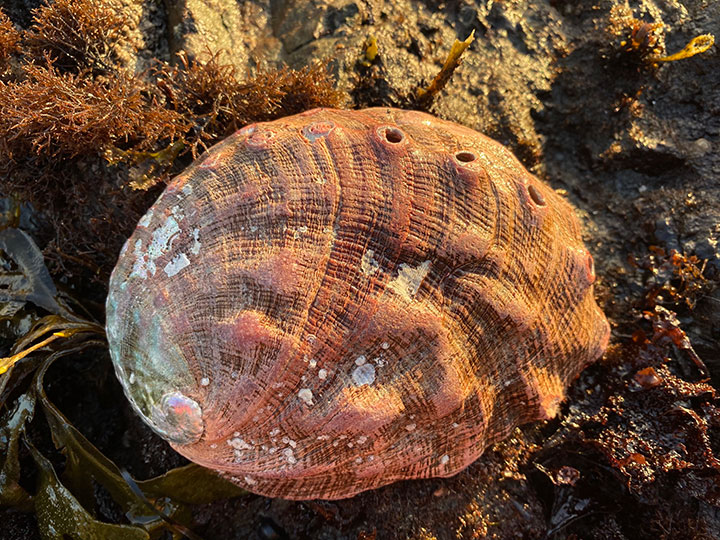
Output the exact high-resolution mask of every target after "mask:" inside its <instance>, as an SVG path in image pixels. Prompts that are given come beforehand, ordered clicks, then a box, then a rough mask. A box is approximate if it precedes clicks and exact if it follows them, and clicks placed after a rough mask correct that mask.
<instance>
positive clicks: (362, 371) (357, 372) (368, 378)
mask: <svg viewBox="0 0 720 540" xmlns="http://www.w3.org/2000/svg"><path fill="white" fill-rule="evenodd" d="M352 380H353V382H354V383H355V385H356V386H362V385H365V384H367V385H370V384H372V383H374V382H375V366H373V365H372V364H362V365H360V366H358V367H356V368H355V369H354V370H353V373H352Z"/></svg>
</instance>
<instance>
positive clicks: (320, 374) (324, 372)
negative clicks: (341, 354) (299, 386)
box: [318, 369, 328, 381]
mask: <svg viewBox="0 0 720 540" xmlns="http://www.w3.org/2000/svg"><path fill="white" fill-rule="evenodd" d="M327 375H328V372H327V369H319V370H318V379H320V380H321V381H324V380H325V379H327Z"/></svg>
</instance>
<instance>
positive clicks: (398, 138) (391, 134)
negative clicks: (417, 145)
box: [380, 126, 405, 144]
mask: <svg viewBox="0 0 720 540" xmlns="http://www.w3.org/2000/svg"><path fill="white" fill-rule="evenodd" d="M380 133H382V136H383V137H384V138H385V140H386V141H387V142H389V143H391V144H398V143H401V142H403V140H404V139H405V134H404V133H403V132H402V131H401V130H400V129H398V128H396V127H392V126H385V127H382V128H380Z"/></svg>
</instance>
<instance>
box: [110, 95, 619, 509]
mask: <svg viewBox="0 0 720 540" xmlns="http://www.w3.org/2000/svg"><path fill="white" fill-rule="evenodd" d="M594 281H595V273H594V265H593V260H592V256H591V255H590V254H589V253H588V251H587V250H586V249H585V248H584V246H583V245H582V241H581V239H580V228H579V223H578V221H577V218H576V217H575V215H574V213H573V210H572V208H571V207H570V206H569V205H568V204H567V203H566V202H565V201H564V200H563V199H562V198H561V197H560V196H558V195H557V194H556V193H554V192H553V191H552V190H551V189H550V188H548V187H547V186H545V185H544V184H542V183H540V182H539V181H538V180H537V179H536V178H535V177H533V176H531V175H530V174H529V173H528V172H527V171H526V170H525V169H524V168H523V167H522V166H521V165H520V163H519V162H518V161H517V160H516V159H515V158H514V157H513V156H512V154H510V152H508V151H507V150H506V149H505V148H504V147H502V146H501V145H499V144H498V143H496V142H494V141H492V140H490V139H488V138H486V137H484V136H482V135H480V134H479V133H476V132H473V131H472V130H470V129H468V128H465V127H463V126H459V125H457V124H452V123H449V122H445V121H442V120H439V119H437V118H434V117H432V116H430V115H427V114H424V113H419V112H414V111H402V110H398V109H388V108H377V109H365V110H361V111H339V110H332V109H314V110H312V111H307V112H306V113H302V114H300V115H296V116H293V117H288V118H283V119H280V120H276V121H274V122H268V123H260V124H252V125H249V126H246V127H245V128H243V129H241V130H240V131H239V132H238V133H236V134H235V135H233V136H231V137H230V138H228V139H226V140H225V141H224V142H222V143H220V144H219V145H218V146H216V147H215V148H213V149H211V150H210V151H209V152H208V154H206V155H204V156H201V158H199V160H198V162H196V164H195V165H193V166H192V167H190V169H188V170H187V171H185V172H184V173H183V174H181V175H180V176H179V177H178V178H176V179H175V180H174V181H173V182H172V183H170V185H169V186H168V188H167V190H166V191H165V193H164V194H163V195H162V196H161V197H160V199H159V200H158V202H157V203H155V205H153V206H152V208H150V210H149V211H148V213H147V214H146V215H145V217H143V218H142V219H141V220H140V224H139V226H138V228H137V229H136V231H135V233H134V234H133V236H131V237H130V239H129V240H128V242H127V244H126V246H125V248H124V249H123V252H122V253H121V256H120V259H119V261H118V265H117V267H116V268H115V270H114V272H113V277H112V278H111V283H110V292H109V296H108V303H107V328H108V338H109V343H110V350H111V354H112V356H113V361H114V363H115V366H116V370H117V373H118V376H119V377H120V378H121V381H122V383H123V385H124V386H125V389H126V392H127V394H128V396H129V397H130V398H131V399H132V400H133V402H134V405H135V406H136V407H137V409H138V410H139V412H140V413H141V414H142V415H143V417H144V418H145V419H146V420H147V422H148V423H149V424H150V425H151V426H152V427H153V428H154V429H155V430H156V431H157V432H158V433H159V434H160V435H161V436H163V437H165V438H167V439H168V440H169V441H170V442H171V443H173V444H174V446H175V448H176V449H177V450H178V451H179V452H180V453H182V454H183V455H185V456H186V457H188V458H189V459H191V460H193V461H196V462H198V463H200V464H201V465H204V466H207V467H210V468H213V469H216V470H218V471H222V472H223V473H226V474H227V475H228V476H229V477H231V478H232V479H233V480H235V481H236V482H238V483H241V484H242V485H244V486H247V488H248V489H249V490H251V491H255V492H257V493H261V494H264V495H269V496H279V497H283V498H290V499H336V498H344V497H348V496H352V495H354V494H356V493H358V492H360V491H364V490H367V489H372V488H376V487H379V486H382V485H385V484H387V483H390V482H392V481H395V480H401V479H408V478H426V477H431V476H450V475H453V474H456V473H457V472H458V471H460V470H462V469H464V468H465V467H467V466H468V465H469V464H470V463H472V462H473V461H474V460H475V459H477V457H478V456H479V455H480V453H481V452H482V451H483V450H484V449H485V448H486V447H487V446H488V445H489V444H492V443H493V442H496V441H498V440H500V439H503V438H505V437H506V436H507V435H508V434H509V433H510V432H511V431H512V430H513V429H514V428H515V427H516V426H518V425H520V424H524V423H527V422H528V421H532V420H536V419H548V418H552V417H554V416H555V414H556V413H557V410H558V407H559V404H560V402H561V401H562V400H563V398H564V395H565V387H566V386H567V384H568V382H569V381H571V380H572V379H574V378H575V377H576V376H577V375H578V373H579V372H580V370H582V369H583V368H584V367H585V366H586V365H587V364H588V363H590V362H592V361H593V360H595V359H597V358H598V357H599V356H600V355H601V354H602V353H603V351H604V350H605V347H606V346H607V342H608V338H609V333H610V328H609V326H608V324H607V321H606V320H605V316H604V315H603V314H602V312H601V311H600V310H599V308H598V307H597V305H596V303H595V299H594V297H593V287H592V284H593V282H594Z"/></svg>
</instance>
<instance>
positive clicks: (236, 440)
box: [228, 437, 252, 450]
mask: <svg viewBox="0 0 720 540" xmlns="http://www.w3.org/2000/svg"><path fill="white" fill-rule="evenodd" d="M228 444H229V445H230V446H232V447H233V448H234V449H235V450H250V449H251V448H252V446H250V445H249V444H248V443H246V442H245V441H244V440H243V439H241V438H240V437H233V438H232V439H229V440H228Z"/></svg>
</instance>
